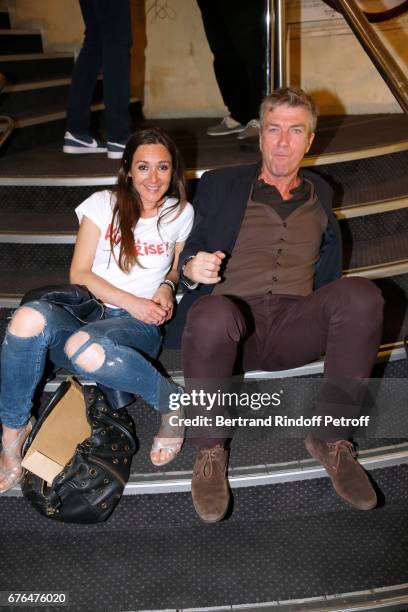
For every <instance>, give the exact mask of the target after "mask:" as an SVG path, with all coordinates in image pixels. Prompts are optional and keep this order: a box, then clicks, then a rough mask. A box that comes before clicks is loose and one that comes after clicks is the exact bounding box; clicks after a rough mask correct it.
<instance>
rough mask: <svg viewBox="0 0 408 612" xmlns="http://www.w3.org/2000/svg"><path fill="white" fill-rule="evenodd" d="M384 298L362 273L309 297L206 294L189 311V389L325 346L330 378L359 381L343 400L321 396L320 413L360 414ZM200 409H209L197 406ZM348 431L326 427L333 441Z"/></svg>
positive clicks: (204, 442) (208, 442)
mask: <svg viewBox="0 0 408 612" xmlns="http://www.w3.org/2000/svg"><path fill="white" fill-rule="evenodd" d="M383 305H384V300H383V298H382V296H381V293H380V291H379V290H378V289H377V288H376V286H375V285H374V284H373V283H372V282H371V281H369V280H367V279H365V278H359V277H351V278H343V279H339V280H336V281H334V282H332V283H329V284H328V285H325V286H324V287H322V288H320V289H318V290H317V291H315V292H314V293H312V294H311V295H309V296H306V297H297V296H275V295H273V294H265V295H262V296H258V297H254V298H249V299H245V300H244V301H241V300H235V299H232V298H231V297H226V296H222V295H219V296H211V295H208V296H204V297H201V298H200V299H198V300H197V301H196V302H194V304H193V305H192V306H191V308H190V310H189V313H188V318H187V323H186V326H185V330H184V334H183V344H182V352H183V370H184V375H185V379H186V382H187V390H188V384H189V381H197V380H202V381H203V385H204V386H205V380H206V379H207V380H208V381H209V383H210V381H211V380H217V379H218V380H219V379H227V378H228V377H230V376H231V375H232V374H233V372H234V370H235V369H237V367H238V370H241V369H242V371H244V372H245V371H249V370H257V369H263V370H284V369H288V368H295V367H299V366H301V365H304V364H307V363H310V362H311V361H314V360H316V359H317V358H319V357H320V356H321V355H322V354H323V353H325V354H326V357H325V364H324V376H325V378H326V379H327V380H328V381H330V380H333V381H346V380H347V381H351V386H350V385H349V389H351V392H350V395H349V400H348V401H347V402H346V403H344V402H343V403H341V405H339V404H337V403H333V404H332V405H330V403H327V402H321V403H318V404H317V406H316V414H317V415H318V414H330V415H331V416H333V417H335V418H337V417H341V416H343V417H347V418H356V417H358V415H359V412H360V409H361V406H360V402H361V399H362V397H361V396H362V391H364V385H361V383H360V381H361V379H367V378H369V376H370V374H371V370H372V367H373V364H374V362H375V359H376V355H377V350H378V346H379V343H380V340H381V331H382V320H383ZM352 381H355V385H353V383H352ZM212 390H213V391H214V389H212ZM218 410H219V413H222V409H220V408H218ZM200 414H201V415H202V414H203V411H202V408H198V409H197V410H192V411H191V416H195V415H200ZM224 431H225V430H224ZM220 435H221V436H222V433H221V434H220V430H219V429H218V431H217V429H216V428H211V427H210V428H206V429H203V430H200V431H198V430H196V434H195V437H192V438H191V442H192V443H193V444H194V445H195V446H198V447H209V446H213V445H214V444H222V443H225V438H224V439H222V437H221V438H220ZM347 436H348V430H347V428H344V430H343V429H340V428H336V430H335V431H334V430H331V429H325V430H324V431H322V432H319V437H320V438H322V439H325V440H326V441H334V440H338V439H341V438H345V437H347Z"/></svg>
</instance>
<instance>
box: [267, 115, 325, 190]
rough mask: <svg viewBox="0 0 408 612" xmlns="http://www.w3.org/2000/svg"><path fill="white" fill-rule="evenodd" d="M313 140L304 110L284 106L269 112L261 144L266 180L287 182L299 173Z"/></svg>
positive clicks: (307, 116)
mask: <svg viewBox="0 0 408 612" xmlns="http://www.w3.org/2000/svg"><path fill="white" fill-rule="evenodd" d="M313 138H314V134H312V133H310V128H309V113H308V111H307V109H306V108H304V107H303V106H295V107H292V106H287V105H286V104H282V105H280V106H277V107H276V108H275V109H274V110H271V111H269V112H267V113H266V114H265V117H264V122H263V125H262V127H261V134H260V140H259V142H260V148H261V153H262V175H263V178H264V179H266V180H267V179H268V177H269V178H271V179H276V178H284V177H290V176H292V175H293V174H295V173H297V171H298V169H299V166H300V162H301V161H302V159H303V157H304V155H305V154H306V153H307V151H308V150H309V148H310V145H311V144H312V142H313Z"/></svg>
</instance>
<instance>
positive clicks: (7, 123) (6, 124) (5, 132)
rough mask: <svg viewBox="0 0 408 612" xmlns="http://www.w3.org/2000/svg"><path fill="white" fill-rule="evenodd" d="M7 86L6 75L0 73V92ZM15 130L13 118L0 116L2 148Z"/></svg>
mask: <svg viewBox="0 0 408 612" xmlns="http://www.w3.org/2000/svg"><path fill="white" fill-rule="evenodd" d="M5 84H6V78H5V76H4V74H2V73H1V72H0V92H1V91H2V89H3V88H4V86H5ZM13 128H14V121H13V119H12V118H11V117H5V116H1V115H0V148H1V147H2V145H3V144H4V143H5V142H6V140H7V138H8V137H9V136H10V134H11V132H12V131H13Z"/></svg>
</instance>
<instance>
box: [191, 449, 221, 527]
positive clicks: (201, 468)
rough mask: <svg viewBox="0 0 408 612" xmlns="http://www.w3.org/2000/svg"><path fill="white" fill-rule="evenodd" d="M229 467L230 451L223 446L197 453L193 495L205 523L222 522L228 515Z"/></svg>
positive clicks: (192, 486)
mask: <svg viewBox="0 0 408 612" xmlns="http://www.w3.org/2000/svg"><path fill="white" fill-rule="evenodd" d="M227 465H228V450H227V449H225V448H224V447H223V446H219V445H217V446H212V447H211V448H200V449H199V450H198V451H197V457H196V460H195V463H194V469H193V478H192V481H191V495H192V497H193V504H194V508H195V509H196V512H197V514H198V516H199V517H200V519H202V520H203V521H204V522H205V523H216V522H217V521H221V520H222V519H223V518H224V516H225V515H226V513H227V510H228V505H229V500H230V493H229V487H228V479H227Z"/></svg>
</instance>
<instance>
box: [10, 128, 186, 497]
mask: <svg viewBox="0 0 408 612" xmlns="http://www.w3.org/2000/svg"><path fill="white" fill-rule="evenodd" d="M76 213H77V215H78V218H79V221H80V228H79V231H78V236H77V241H76V246H75V251H74V256H73V259H72V263H71V270H70V280H71V282H72V283H78V284H81V285H86V287H87V288H88V289H89V290H90V291H91V292H92V293H93V294H94V295H95V296H96V297H97V298H98V299H99V300H100V301H102V302H103V303H104V304H105V312H104V318H103V319H102V320H100V321H97V322H94V323H88V324H85V325H84V324H83V323H82V322H80V321H79V320H78V319H77V318H76V317H75V316H74V315H72V314H71V313H69V312H68V311H67V310H65V309H64V308H63V307H60V306H57V305H54V304H50V303H48V302H45V301H41V300H40V301H33V302H28V303H27V304H25V305H24V306H22V307H20V308H19V309H18V310H17V312H16V313H15V315H14V317H13V319H12V321H11V323H10V325H9V328H8V330H7V332H6V336H5V339H4V343H3V349H2V357H1V368H2V370H1V393H0V420H1V422H2V424H3V435H2V452H1V454H0V492H4V491H7V490H8V489H10V488H11V487H12V486H13V485H14V484H16V483H17V482H18V481H19V480H20V479H21V473H22V470H21V448H22V445H23V443H24V440H25V439H26V437H27V435H28V433H29V431H30V429H31V425H30V423H29V422H28V417H29V413H30V409H31V406H32V397H33V394H34V392H35V389H36V386H37V384H38V382H39V381H40V379H41V376H42V374H43V371H44V365H45V360H46V357H47V354H48V355H49V357H50V359H51V360H52V361H53V362H54V363H55V364H56V365H57V366H59V367H64V368H66V369H68V370H70V371H72V372H74V373H76V374H80V375H83V376H86V377H87V378H92V379H93V380H95V381H96V382H97V383H100V384H103V385H105V386H106V387H111V388H113V389H120V390H122V391H127V392H129V393H134V394H137V395H141V396H142V397H143V398H144V399H145V400H146V401H147V402H148V403H150V404H151V405H152V406H153V407H154V408H155V409H156V410H158V411H160V412H161V413H162V427H161V429H160V431H159V434H158V436H157V437H156V438H155V439H154V442H153V447H152V451H151V460H152V462H153V463H154V464H155V465H164V464H165V463H168V462H169V461H171V460H172V459H173V458H174V456H175V455H176V454H177V453H178V452H179V450H180V448H181V445H182V443H183V437H182V434H183V429H180V428H179V429H178V430H177V432H174V430H173V432H172V433H173V436H174V435H175V434H176V435H178V436H179V437H169V438H166V437H165V435H166V433H167V435H169V434H168V431H169V425H168V416H166V415H168V414H169V396H170V395H171V394H172V393H179V392H180V388H179V387H178V386H177V385H176V384H175V383H174V382H173V381H171V380H170V379H167V378H165V377H163V376H162V375H161V374H160V373H159V372H158V371H157V370H156V368H155V367H154V366H153V365H152V364H151V361H150V359H149V357H150V358H155V357H156V356H157V354H158V352H159V348H160V344H161V331H160V326H161V325H162V324H163V323H165V322H166V321H168V320H169V319H170V318H171V316H172V313H173V303H174V293H175V287H176V283H177V279H178V274H177V262H178V257H179V253H180V251H181V250H182V248H183V245H184V241H185V239H186V238H187V236H188V234H189V232H190V229H191V226H192V222H193V209H192V206H191V204H189V203H187V202H186V198H185V184H184V177H183V168H182V162H181V158H180V154H179V152H178V150H177V149H176V147H175V145H174V143H173V142H172V140H171V139H170V138H169V137H168V136H167V135H166V134H165V133H164V132H162V131H161V130H159V129H146V130H143V131H140V132H137V133H135V134H134V135H133V136H132V137H131V138H130V140H129V142H128V143H127V145H126V149H125V152H124V155H123V159H122V162H121V167H120V170H119V174H118V183H117V186H116V188H115V189H114V192H110V191H108V190H105V191H100V192H97V193H94V194H93V195H92V196H91V197H90V198H88V199H87V200H85V202H83V203H82V204H81V205H80V206H79V207H78V208H77V209H76Z"/></svg>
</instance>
